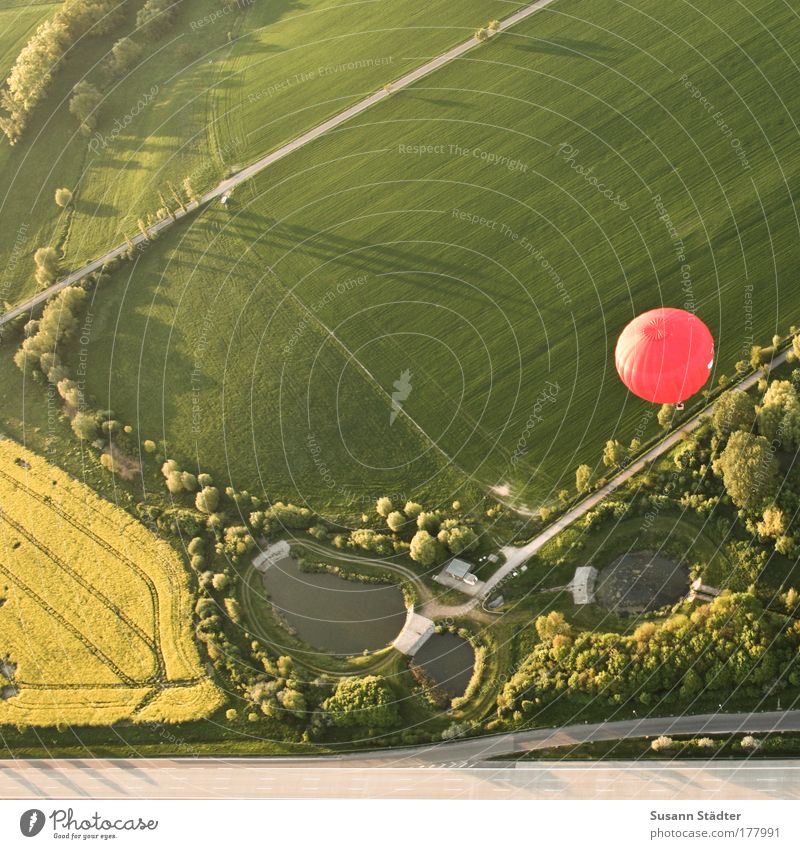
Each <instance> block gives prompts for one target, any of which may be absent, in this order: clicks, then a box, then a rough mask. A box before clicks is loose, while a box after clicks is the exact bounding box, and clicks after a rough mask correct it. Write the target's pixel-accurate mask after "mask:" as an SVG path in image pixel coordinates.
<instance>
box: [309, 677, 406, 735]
mask: <svg viewBox="0 0 800 849" xmlns="http://www.w3.org/2000/svg"><path fill="white" fill-rule="evenodd" d="M323 708H324V709H325V710H326V711H327V712H328V716H329V718H330V720H331V722H332V723H333V724H334V725H336V726H339V727H351V726H362V727H365V728H386V727H391V726H393V725H397V723H398V722H399V721H400V711H399V710H398V706H397V702H396V701H395V698H394V694H393V693H392V690H391V688H390V687H389V685H388V684H387V683H386V681H385V680H384V679H383V678H382V677H380V676H378V675H368V676H366V677H364V678H342V679H341V680H340V681H339V683H338V685H337V687H336V691H335V692H334V694H333V695H332V696H331V697H330V698H329V699H327V700H326V701H325V702H324V703H323Z"/></svg>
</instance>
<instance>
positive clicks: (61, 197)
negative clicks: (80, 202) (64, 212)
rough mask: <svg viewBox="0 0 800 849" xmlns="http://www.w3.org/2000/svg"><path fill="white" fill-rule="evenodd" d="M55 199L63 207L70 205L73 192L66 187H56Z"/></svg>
mask: <svg viewBox="0 0 800 849" xmlns="http://www.w3.org/2000/svg"><path fill="white" fill-rule="evenodd" d="M55 201H56V203H57V204H58V205H59V206H60V207H62V209H63V208H64V207H65V206H69V205H70V204H71V203H72V192H71V191H70V190H69V189H65V188H61V189H56V194H55Z"/></svg>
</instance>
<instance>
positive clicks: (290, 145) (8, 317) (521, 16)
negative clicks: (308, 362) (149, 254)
mask: <svg viewBox="0 0 800 849" xmlns="http://www.w3.org/2000/svg"><path fill="white" fill-rule="evenodd" d="M554 2H555V0H537V2H535V3H530V4H529V5H527V6H524V7H523V8H522V9H519V10H518V11H517V12H515V13H514V14H513V15H510V16H509V17H507V18H504V19H503V20H502V21H501V22H500V26H499V28H498V32H502V31H503V30H506V29H508V28H509V27H512V26H514V25H515V24H518V23H519V22H520V21H523V20H525V18H529V17H530V16H531V15H533V14H534V13H535V12H538V11H539V10H541V9H544V8H545V7H546V6H549V5H550V4H551V3H554ZM478 43H479V42H477V41H476V39H475V38H474V37H473V38H469V39H467V40H466V41H464V42H462V43H461V44H458V45H456V46H455V47H452V48H451V49H450V50H448V51H447V52H446V53H442V54H440V55H439V56H436V57H435V58H433V59H431V60H429V61H428V62H426V63H425V64H424V65H421V66H420V67H419V68H416V69H415V70H413V71H409V73H407V74H405V76H402V77H400V78H399V79H397V80H395V81H394V82H392V83H391V85H390V90H388V91H387V90H384V89H380V90H378V91H376V92H375V93H374V94H371V95H369V96H368V97H365V98H364V99H363V100H359V101H358V102H357V103H354V104H353V105H352V106H350V107H348V108H347V109H345V110H344V111H343V112H339V113H337V114H336V115H334V116H333V117H332V118H329V119H328V120H327V121H323V123H321V124H318V125H317V126H316V127H313V128H312V129H310V130H308V131H307V132H305V133H303V134H302V135H300V136H298V137H297V138H295V139H293V140H292V141H289V142H287V143H286V144H284V145H282V146H281V147H279V148H278V149H277V150H275V151H273V152H272V153H269V154H267V155H266V156H263V157H261V159H258V160H257V161H256V162H253V163H252V164H251V165H248V166H247V167H245V168H243V169H242V170H241V171H238V172H237V173H236V174H234V175H233V176H232V177H229V178H228V179H226V180H223V181H222V182H220V183H218V184H217V186H215V188H213V189H211V190H210V191H208V192H206V193H205V194H204V195H202V197H201V198H200V199H199V201H197V202H195V201H193V202H192V203H190V204H187V206H186V210H185V211H183V210H176V212H175V214H174V218H165V219H163V220H162V221H159V222H158V223H156V224H154V225H153V226H152V227H150V228H149V232H150V233H151V234H152V235H155V234H157V233H160V232H162V231H163V230H166V229H167V228H168V227H170V226H171V225H172V224H173V223H174V221H176V220H178V221H179V220H180V219H181V218H185V217H186V216H187V215H189V214H190V213H192V212H194V211H195V210H197V209H199V208H200V207H201V206H203V205H204V204H206V203H209V202H210V201H213V200H216V199H217V198H219V197H222V195H224V194H226V193H227V192H230V191H231V190H232V189H234V188H235V187H236V186H238V185H239V184H240V183H243V182H245V180H249V179H250V178H251V177H254V176H255V175H256V174H259V173H260V172H261V171H263V170H264V169H265V168H269V166H270V165H272V164H274V163H275V162H277V161H278V160H280V159H283V158H284V157H286V156H288V155H289V154H291V153H294V152H295V151H296V150H299V149H300V148H301V147H304V146H305V145H307V144H308V143H309V142H312V141H314V140H315V139H318V138H319V137H320V136H322V135H324V134H325V133H327V132H328V131H329V130H332V129H334V128H336V127H338V126H340V125H341V124H343V123H345V121H349V120H350V119H351V118H354V117H355V116H356V115H360V114H361V113H362V112H364V111H365V110H367V109H369V108H370V107H372V106H374V105H375V104H376V103H380V102H381V101H382V100H385V99H386V98H387V97H389V96H390V95H391V94H392V93H393V92H396V91H401V90H402V89H404V88H407V87H408V86H410V85H413V84H414V83H415V82H417V81H418V80H420V79H422V78H423V77H425V76H427V75H428V74H430V73H432V72H433V71H435V70H437V69H438V68H441V67H442V66H443V65H446V64H447V63H448V62H451V61H452V60H453V59H457V58H458V57H459V56H463V55H464V54H465V53H467V52H468V51H469V50H472V49H473V48H474V47H476V46H477V45H478ZM144 241H145V236H144V235H143V234H142V233H137V234H136V236H134V237H133V238H132V239H131V242H132V243H133V245H134V246H137V245H140V244H141V243H142V242H144ZM127 250H128V244H127V243H124V244H121V245H117V247H115V248H112V249H111V250H110V251H107V252H106V253H104V254H103V255H102V256H100V257H98V258H97V259H95V260H92V261H91V262H89V263H87V264H86V265H84V266H83V267H81V268H79V269H76V270H75V271H73V272H71V273H70V274H68V275H67V276H66V277H64V278H62V279H61V280H58V281H56V282H55V283H53V285H52V286H48V287H47V288H46V289H42V291H41V292H37V293H36V294H35V295H33V296H32V297H30V298H28V299H27V300H26V301H23V302H22V303H21V304H19V305H17V306H16V307H14V308H13V309H10V310H8V312H6V313H3V315H0V327H2V326H3V325H4V324H6V323H8V322H9V321H13V319H15V318H17V317H18V316H20V315H23V314H24V313H27V312H29V311H30V310H31V309H33V308H34V307H36V306H38V305H39V304H41V303H44V302H45V301H47V300H48V299H49V298H51V297H52V296H53V295H55V294H56V292H59V291H60V290H61V289H64V288H65V287H67V286H70V285H71V284H72V283H77V282H78V281H79V280H82V279H83V278H84V277H86V275H87V274H91V273H92V272H93V271H97V270H98V269H99V268H101V267H102V266H103V265H104V264H105V263H107V262H109V261H110V260H112V259H115V258H116V257H118V256H122V254H124V253H125V252H126V251H127Z"/></svg>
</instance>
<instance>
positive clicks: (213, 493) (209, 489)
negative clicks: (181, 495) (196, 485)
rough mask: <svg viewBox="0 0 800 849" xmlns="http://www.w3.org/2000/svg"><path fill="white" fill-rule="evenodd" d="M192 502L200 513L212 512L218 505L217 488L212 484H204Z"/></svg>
mask: <svg viewBox="0 0 800 849" xmlns="http://www.w3.org/2000/svg"><path fill="white" fill-rule="evenodd" d="M194 504H195V507H197V509H198V510H199V511H200V512H201V513H213V512H214V511H215V510H216V509H217V506H218V505H219V490H218V489H217V488H216V487H214V486H204V487H203V488H202V489H201V490H200V492H198V493H197V497H196V498H195V500H194Z"/></svg>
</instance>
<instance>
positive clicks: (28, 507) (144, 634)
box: [0, 438, 222, 725]
mask: <svg viewBox="0 0 800 849" xmlns="http://www.w3.org/2000/svg"><path fill="white" fill-rule="evenodd" d="M192 603H193V599H192V596H191V592H190V590H189V585H188V580H187V574H186V570H185V568H184V566H183V564H182V563H181V561H180V558H179V557H178V555H177V554H176V553H175V551H174V550H173V549H172V548H171V547H170V546H169V545H168V544H167V543H166V542H164V541H163V540H161V539H159V538H158V537H157V536H156V535H155V534H153V533H152V532H151V531H150V530H148V529H147V528H146V527H144V525H142V524H141V523H140V522H138V521H136V520H135V519H134V518H133V517H132V516H130V515H129V514H128V513H126V512H125V511H124V510H122V509H120V508H118V507H115V506H114V505H113V504H110V503H109V502H107V501H104V500H102V499H101V498H99V497H98V496H97V495H95V494H94V493H93V492H92V490H90V489H89V488H88V487H86V486H85V485H84V484H82V483H80V482H79V481H77V480H75V479H73V478H71V477H69V476H68V475H67V474H66V473H64V472H63V471H61V470H60V469H58V468H56V467H55V466H53V465H51V464H50V463H48V462H47V461H46V460H44V459H43V458H41V457H39V456H37V455H36V454H33V453H31V452H30V451H28V450H27V449H25V448H23V447H22V446H21V445H19V444H18V443H16V442H14V441H12V440H10V439H5V438H3V439H0V674H2V675H3V676H4V677H5V679H7V681H8V683H7V684H6V685H5V687H3V684H4V682H3V679H2V678H0V696H2V698H0V723H15V724H19V723H22V724H26V725H55V724H57V723H70V724H91V725H105V724H109V723H112V722H115V721H118V720H121V719H132V720H134V721H139V722H153V721H157V722H181V721H184V720H190V719H197V718H199V717H202V716H205V715H207V714H208V713H210V712H211V711H212V710H214V709H215V708H216V707H217V706H218V705H219V704H220V703H221V699H222V696H221V694H220V692H219V690H217V688H216V687H215V686H214V685H213V683H211V681H209V680H208V677H207V675H206V673H205V670H204V669H203V667H202V666H201V663H200V658H199V655H198V651H197V648H196V646H195V644H194V641H193V638H192V623H191V609H192Z"/></svg>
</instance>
